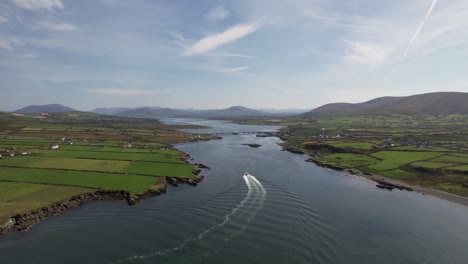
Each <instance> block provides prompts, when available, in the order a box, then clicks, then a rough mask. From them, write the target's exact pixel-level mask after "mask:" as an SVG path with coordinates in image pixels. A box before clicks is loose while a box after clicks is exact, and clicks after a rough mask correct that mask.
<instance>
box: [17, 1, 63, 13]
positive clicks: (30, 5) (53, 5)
mask: <svg viewBox="0 0 468 264" xmlns="http://www.w3.org/2000/svg"><path fill="white" fill-rule="evenodd" d="M11 2H13V3H14V4H15V5H17V6H18V7H20V8H24V9H28V10H41V9H45V10H49V11H53V10H55V9H63V7H64V5H63V2H62V0H11Z"/></svg>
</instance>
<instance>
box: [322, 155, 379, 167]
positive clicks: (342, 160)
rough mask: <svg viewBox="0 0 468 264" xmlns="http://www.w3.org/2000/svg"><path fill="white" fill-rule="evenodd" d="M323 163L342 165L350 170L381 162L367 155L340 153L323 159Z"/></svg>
mask: <svg viewBox="0 0 468 264" xmlns="http://www.w3.org/2000/svg"><path fill="white" fill-rule="evenodd" d="M322 161H324V162H325V163H330V164H333V165H340V166H344V167H348V168H359V167H362V166H368V165H372V164H376V163H378V162H380V160H378V159H376V158H373V157H371V156H367V155H361V154H353V153H338V154H331V155H327V156H325V157H323V159H322Z"/></svg>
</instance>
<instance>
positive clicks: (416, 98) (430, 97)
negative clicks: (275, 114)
mask: <svg viewBox="0 0 468 264" xmlns="http://www.w3.org/2000/svg"><path fill="white" fill-rule="evenodd" d="M335 114H350V115H368V114H372V115H387V114H426V115H448V114H468V93H459V92H439V93H427V94H419V95H412V96H404V97H380V98H377V99H373V100H370V101H367V102H364V103H357V104H350V103H333V104H326V105H323V106H321V107H318V108H316V109H314V110H312V111H309V112H307V113H305V114H303V116H309V117H314V116H324V115H335Z"/></svg>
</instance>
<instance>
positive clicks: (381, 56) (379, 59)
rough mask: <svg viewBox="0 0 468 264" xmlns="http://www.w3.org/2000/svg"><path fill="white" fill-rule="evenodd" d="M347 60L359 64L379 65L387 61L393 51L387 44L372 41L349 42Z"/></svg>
mask: <svg viewBox="0 0 468 264" xmlns="http://www.w3.org/2000/svg"><path fill="white" fill-rule="evenodd" d="M348 44H349V52H348V55H347V57H346V60H347V61H349V62H353V63H358V64H368V65H378V64H383V63H385V62H386V61H387V59H388V58H389V56H390V55H391V53H392V51H391V50H390V48H389V47H388V46H386V45H379V44H376V43H370V42H358V41H356V42H349V43H348Z"/></svg>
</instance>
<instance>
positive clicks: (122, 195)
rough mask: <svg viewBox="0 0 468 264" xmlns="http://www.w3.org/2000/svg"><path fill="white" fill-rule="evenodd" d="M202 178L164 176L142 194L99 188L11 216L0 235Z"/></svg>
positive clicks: (131, 202) (139, 198) (0, 227)
mask: <svg viewBox="0 0 468 264" xmlns="http://www.w3.org/2000/svg"><path fill="white" fill-rule="evenodd" d="M203 179H204V176H198V177H196V178H177V177H165V184H164V186H163V187H161V188H160V189H159V190H147V191H146V192H144V193H142V194H131V193H129V192H127V191H103V190H99V191H95V192H92V193H85V194H81V195H76V196H73V197H71V198H70V199H68V200H66V201H63V202H60V203H54V204H51V205H49V206H47V207H43V208H41V209H39V210H35V211H32V212H29V213H25V214H17V215H15V216H12V217H11V218H10V219H9V220H8V222H6V223H4V224H3V225H1V224H0V236H2V235H4V234H6V233H7V232H9V231H10V230H13V229H15V230H17V231H21V232H24V231H28V230H29V229H30V228H31V226H33V225H34V224H37V223H39V222H41V221H43V220H45V219H47V218H49V217H51V216H55V215H58V214H60V213H63V212H65V211H67V210H70V209H73V208H77V207H79V206H81V205H84V204H88V203H91V202H94V201H126V202H127V204H128V205H129V206H136V205H137V204H138V203H139V202H141V201H142V200H144V199H146V198H149V197H153V196H158V195H161V194H162V193H165V192H166V189H167V186H168V184H170V185H171V186H179V185H180V184H188V185H192V186H197V185H198V183H199V182H201V181H202V180H203Z"/></svg>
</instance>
